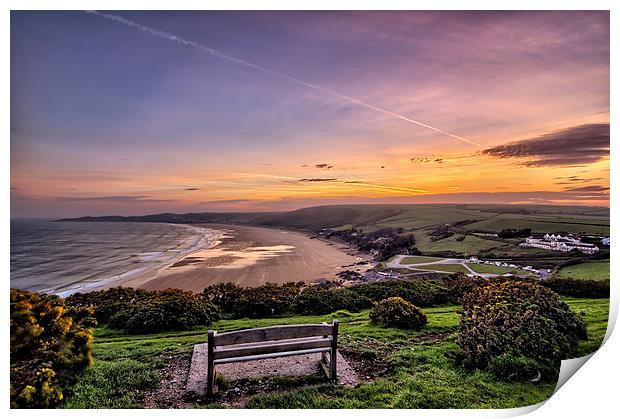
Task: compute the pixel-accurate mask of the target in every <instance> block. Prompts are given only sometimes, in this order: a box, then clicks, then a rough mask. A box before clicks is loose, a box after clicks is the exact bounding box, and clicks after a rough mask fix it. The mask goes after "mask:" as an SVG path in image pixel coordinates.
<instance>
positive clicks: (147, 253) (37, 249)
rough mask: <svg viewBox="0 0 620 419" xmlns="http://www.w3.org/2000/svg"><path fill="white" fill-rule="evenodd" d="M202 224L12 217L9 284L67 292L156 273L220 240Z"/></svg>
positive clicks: (58, 292)
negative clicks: (201, 225)
mask: <svg viewBox="0 0 620 419" xmlns="http://www.w3.org/2000/svg"><path fill="white" fill-rule="evenodd" d="M220 233H221V232H219V231H217V230H213V229H209V228H204V227H200V226H192V225H184V224H166V223H137V222H70V221H69V222H64V221H63V222H59V221H54V220H41V219H11V288H19V289H25V290H31V291H37V292H43V293H52V294H57V295H60V296H67V295H69V294H71V293H74V292H78V291H89V290H92V289H94V288H97V287H104V286H106V285H111V284H115V285H116V284H118V283H121V282H123V281H125V280H129V279H131V278H134V277H137V276H141V275H145V274H148V273H149V272H155V271H157V270H158V269H160V268H162V267H164V266H166V265H168V264H170V263H174V262H176V261H178V260H180V259H182V258H183V257H184V256H186V255H188V254H191V253H193V252H196V251H199V250H202V249H205V248H209V247H211V246H213V245H215V244H216V242H217V240H218V238H219V237H220V235H221V234H220Z"/></svg>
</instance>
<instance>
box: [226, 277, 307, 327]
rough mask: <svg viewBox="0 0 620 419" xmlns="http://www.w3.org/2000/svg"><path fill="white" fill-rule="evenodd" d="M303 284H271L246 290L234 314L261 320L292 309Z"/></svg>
mask: <svg viewBox="0 0 620 419" xmlns="http://www.w3.org/2000/svg"><path fill="white" fill-rule="evenodd" d="M302 285H303V282H287V283H286V284H283V285H277V284H274V283H271V282H268V283H266V284H265V285H262V286H260V287H256V288H245V289H244V292H243V294H242V295H241V297H240V298H239V300H238V301H237V304H236V305H235V308H234V313H235V315H236V316H238V317H250V318H261V317H267V316H273V315H278V314H282V313H285V312H286V311H289V310H291V309H292V307H293V304H294V303H295V299H296V298H297V295H298V294H299V290H300V289H301V287H302Z"/></svg>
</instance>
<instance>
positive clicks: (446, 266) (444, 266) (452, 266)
mask: <svg viewBox="0 0 620 419" xmlns="http://www.w3.org/2000/svg"><path fill="white" fill-rule="evenodd" d="M412 268H415V269H420V270H429V271H442V272H463V273H466V274H468V273H470V272H469V271H468V270H467V268H466V267H464V266H463V265H461V264H460V263H435V264H432V265H420V266H413V267H412Z"/></svg>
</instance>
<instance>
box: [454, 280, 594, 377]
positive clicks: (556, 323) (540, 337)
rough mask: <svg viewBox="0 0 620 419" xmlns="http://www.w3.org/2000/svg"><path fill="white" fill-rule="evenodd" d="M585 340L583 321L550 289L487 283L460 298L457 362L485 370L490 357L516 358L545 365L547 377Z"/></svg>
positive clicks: (508, 282)
mask: <svg viewBox="0 0 620 419" xmlns="http://www.w3.org/2000/svg"><path fill="white" fill-rule="evenodd" d="M586 337H587V334H586V326H585V323H584V321H583V320H582V319H581V318H580V317H579V316H578V315H577V314H575V313H574V312H573V311H571V309H570V308H569V307H568V305H567V304H566V303H564V302H563V301H562V300H560V297H559V296H558V295H557V294H556V293H555V292H553V291H551V290H550V289H548V288H546V287H543V286H540V285H538V284H535V283H532V282H524V281H503V282H497V281H489V282H488V284H487V285H485V286H482V287H478V288H475V289H474V290H473V291H472V292H470V293H468V294H465V295H464V296H463V310H462V311H461V320H460V335H459V338H458V344H459V346H460V348H461V351H460V353H459V354H458V357H457V360H458V361H459V362H460V363H462V365H464V366H465V367H469V368H481V369H486V368H488V367H489V365H490V364H491V363H492V361H493V359H494V358H495V357H498V356H505V354H511V356H512V357H514V356H515V355H518V356H523V357H526V358H530V359H532V360H533V361H535V362H536V363H537V364H538V365H544V366H548V370H547V371H543V372H544V373H545V375H546V376H547V377H551V376H552V375H553V374H551V372H556V371H557V368H558V367H559V362H560V361H561V360H562V359H565V358H567V357H569V356H570V354H571V353H572V351H573V350H574V349H575V347H576V345H577V343H578V341H579V339H585V338H586ZM498 362H500V361H494V365H498V364H497V363H498ZM500 365H501V363H500ZM494 368H496V369H497V368H499V367H497V366H495V367H494Z"/></svg>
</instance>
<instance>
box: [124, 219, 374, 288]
mask: <svg viewBox="0 0 620 419" xmlns="http://www.w3.org/2000/svg"><path fill="white" fill-rule="evenodd" d="M203 226H204V227H208V228H211V229H216V230H220V231H223V232H224V233H225V234H224V235H223V236H222V238H221V239H220V243H219V244H217V245H216V246H214V247H212V248H209V249H204V250H200V251H197V252H195V253H191V254H188V255H186V256H185V257H184V258H183V259H181V260H179V261H177V262H175V263H172V264H170V265H168V266H166V267H164V268H161V269H159V270H158V271H157V272H156V273H155V274H154V275H149V276H147V277H138V278H135V279H132V280H129V281H127V282H125V283H124V284H123V286H131V287H140V288H146V289H149V290H157V289H165V288H182V289H186V290H191V291H194V292H200V291H202V290H203V289H204V288H205V287H207V286H209V285H212V284H216V283H221V282H233V283H236V284H239V285H242V286H246V287H254V286H259V285H262V284H265V283H266V282H275V283H280V284H281V283H285V282H288V281H304V282H315V281H319V280H322V279H333V278H334V275H335V274H336V273H337V272H340V271H342V270H345V269H355V267H352V266H350V265H353V264H355V263H356V262H359V261H360V260H362V259H361V258H363V255H360V254H358V253H357V252H355V251H354V250H352V249H350V248H348V247H346V246H344V245H341V244H335V243H331V242H327V241H324V240H320V239H318V238H310V236H308V235H305V234H302V233H297V232H292V231H284V230H278V229H271V228H263V227H252V226H240V225H219V224H205V225H203Z"/></svg>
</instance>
